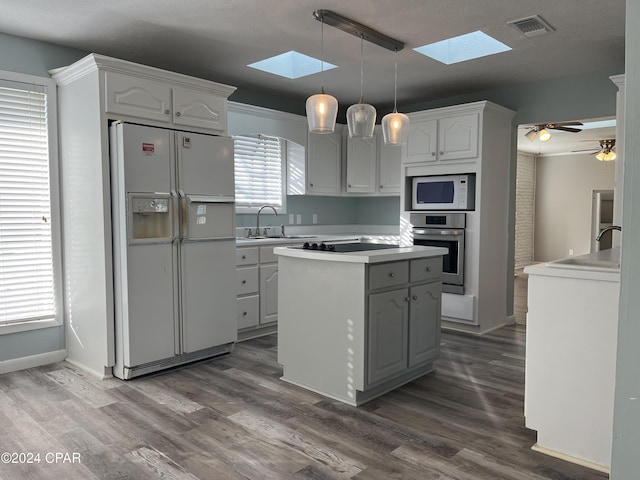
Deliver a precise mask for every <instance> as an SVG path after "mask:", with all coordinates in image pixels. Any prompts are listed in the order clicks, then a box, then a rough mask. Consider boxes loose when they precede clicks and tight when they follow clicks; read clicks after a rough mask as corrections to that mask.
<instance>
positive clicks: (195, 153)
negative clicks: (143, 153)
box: [176, 132, 235, 197]
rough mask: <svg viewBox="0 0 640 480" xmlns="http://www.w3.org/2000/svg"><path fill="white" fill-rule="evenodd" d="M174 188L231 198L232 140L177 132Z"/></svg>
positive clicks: (186, 191) (232, 173) (232, 185)
mask: <svg viewBox="0 0 640 480" xmlns="http://www.w3.org/2000/svg"><path fill="white" fill-rule="evenodd" d="M176 138H177V140H176V141H177V143H178V145H177V151H178V182H179V186H178V190H180V191H182V192H184V193H185V194H191V195H219V196H223V197H233V196H234V195H235V183H234V172H233V140H232V139H231V138H230V137H214V136H210V135H199V134H197V133H186V132H177V134H176Z"/></svg>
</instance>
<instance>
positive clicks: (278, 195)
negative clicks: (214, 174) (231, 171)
mask: <svg viewBox="0 0 640 480" xmlns="http://www.w3.org/2000/svg"><path fill="white" fill-rule="evenodd" d="M233 142H234V152H235V153H234V155H235V176H236V211H237V212H238V213H250V212H255V211H257V209H258V208H260V207H261V206H262V205H272V206H274V207H275V208H276V209H277V210H278V212H279V213H280V212H282V213H284V211H285V207H286V197H285V194H284V185H285V183H284V173H283V172H284V166H285V165H286V154H285V150H286V149H285V148H284V143H285V141H283V140H281V139H280V138H278V137H271V136H268V135H262V134H260V135H256V136H243V135H236V136H234V137H233Z"/></svg>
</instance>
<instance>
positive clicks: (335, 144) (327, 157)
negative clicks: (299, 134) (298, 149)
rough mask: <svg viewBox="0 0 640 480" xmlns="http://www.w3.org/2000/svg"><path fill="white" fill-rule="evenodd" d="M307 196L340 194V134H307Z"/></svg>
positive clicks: (338, 131) (336, 132)
mask: <svg viewBox="0 0 640 480" xmlns="http://www.w3.org/2000/svg"><path fill="white" fill-rule="evenodd" d="M306 173H307V192H306V193H307V194H309V195H340V194H341V192H342V132H341V131H340V129H338V126H337V125H336V131H334V132H333V133H328V134H315V133H309V140H308V145H307V172H306Z"/></svg>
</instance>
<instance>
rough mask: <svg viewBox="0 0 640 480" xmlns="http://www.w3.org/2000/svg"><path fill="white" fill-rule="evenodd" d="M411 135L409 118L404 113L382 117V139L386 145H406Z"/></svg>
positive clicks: (394, 113)
mask: <svg viewBox="0 0 640 480" xmlns="http://www.w3.org/2000/svg"><path fill="white" fill-rule="evenodd" d="M408 133H409V117H407V116H406V115H405V114H404V113H398V112H396V111H394V112H393V113H388V114H386V115H385V116H384V117H382V138H383V139H384V144H385V145H404V144H405V143H407V135H408Z"/></svg>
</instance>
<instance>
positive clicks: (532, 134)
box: [524, 128, 538, 142]
mask: <svg viewBox="0 0 640 480" xmlns="http://www.w3.org/2000/svg"><path fill="white" fill-rule="evenodd" d="M537 134H538V131H537V130H536V129H535V128H533V129H531V130H529V131H528V132H527V133H525V134H524V136H525V137H527V138H528V139H529V141H530V142H533V141H534V140H535V139H536V135H537Z"/></svg>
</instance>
